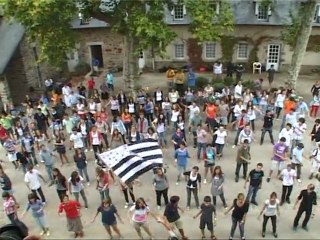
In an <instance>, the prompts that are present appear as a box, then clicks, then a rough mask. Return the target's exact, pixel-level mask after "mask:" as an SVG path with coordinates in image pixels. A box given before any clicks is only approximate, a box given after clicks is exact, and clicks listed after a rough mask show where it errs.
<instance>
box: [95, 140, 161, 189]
mask: <svg viewBox="0 0 320 240" xmlns="http://www.w3.org/2000/svg"><path fill="white" fill-rule="evenodd" d="M99 157H100V159H101V160H102V161H103V162H104V163H105V164H106V165H107V166H108V168H109V169H110V170H112V171H113V173H114V174H115V175H117V176H118V177H119V178H120V179H121V181H122V182H124V183H127V184H128V183H130V182H132V181H133V180H135V179H136V178H137V177H139V176H140V175H142V174H144V173H145V172H148V171H149V170H151V169H153V168H155V167H158V166H162V164H163V156H162V150H161V148H160V146H159V144H158V141H156V140H153V139H146V140H142V141H140V142H137V143H132V144H124V145H122V146H120V147H117V148H115V149H112V150H110V151H108V152H104V153H102V154H99Z"/></svg>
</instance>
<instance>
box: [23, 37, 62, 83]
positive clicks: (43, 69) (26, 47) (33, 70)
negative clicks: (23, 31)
mask: <svg viewBox="0 0 320 240" xmlns="http://www.w3.org/2000/svg"><path fill="white" fill-rule="evenodd" d="M19 50H20V52H21V56H22V57H23V66H24V71H25V74H26V79H27V83H28V86H29V87H30V86H32V87H33V88H42V87H43V86H44V81H45V80H46V79H48V78H52V79H54V80H55V81H59V78H60V77H61V76H60V72H59V70H58V69H56V68H55V67H52V66H50V65H49V64H48V63H47V62H39V63H38V64H39V68H40V75H41V77H39V75H38V71H37V61H36V58H35V53H34V50H33V48H32V46H31V44H30V43H29V42H28V41H27V39H26V37H24V38H23V40H22V41H21V43H20V45H19ZM36 51H37V54H38V55H39V53H40V51H39V49H38V48H36Z"/></svg>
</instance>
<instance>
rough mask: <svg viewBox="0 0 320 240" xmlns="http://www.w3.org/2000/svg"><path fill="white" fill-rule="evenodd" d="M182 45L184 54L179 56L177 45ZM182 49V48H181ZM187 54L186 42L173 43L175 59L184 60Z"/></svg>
mask: <svg viewBox="0 0 320 240" xmlns="http://www.w3.org/2000/svg"><path fill="white" fill-rule="evenodd" d="M178 46H179V47H180V46H182V53H183V54H182V55H183V56H177V52H178V51H177V47H178ZM179 51H180V50H179ZM185 54H186V51H185V44H184V43H175V44H174V45H173V56H174V59H178V60H183V59H185Z"/></svg>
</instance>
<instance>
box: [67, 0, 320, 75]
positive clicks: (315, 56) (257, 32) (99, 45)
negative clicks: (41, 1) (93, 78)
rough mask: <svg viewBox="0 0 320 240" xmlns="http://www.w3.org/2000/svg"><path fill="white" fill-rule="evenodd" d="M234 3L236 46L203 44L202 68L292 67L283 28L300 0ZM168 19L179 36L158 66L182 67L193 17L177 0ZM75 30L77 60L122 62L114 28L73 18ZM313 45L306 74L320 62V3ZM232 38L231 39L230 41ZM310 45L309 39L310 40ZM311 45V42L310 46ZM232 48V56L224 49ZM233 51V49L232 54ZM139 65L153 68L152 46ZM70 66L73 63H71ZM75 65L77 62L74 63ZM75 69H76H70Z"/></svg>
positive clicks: (105, 63) (238, 0)
mask: <svg viewBox="0 0 320 240" xmlns="http://www.w3.org/2000/svg"><path fill="white" fill-rule="evenodd" d="M226 1H229V2H230V4H231V7H232V11H233V16H234V23H235V25H234V31H233V32H232V33H229V34H228V35H229V38H232V45H230V46H226V45H225V42H224V39H221V41H220V42H206V43H202V46H201V47H200V49H198V52H197V53H196V54H197V55H200V56H201V58H199V61H201V64H203V65H204V66H210V65H212V63H213V62H215V61H218V60H220V61H223V62H225V61H227V59H228V61H232V62H233V63H243V64H246V65H247V66H248V67H251V66H252V63H253V62H256V61H257V62H260V63H262V65H263V67H264V68H266V69H268V68H269V67H270V65H274V67H275V68H276V69H277V70H279V71H285V70H287V68H288V66H289V65H290V61H291V56H292V53H293V52H292V49H291V48H290V46H288V45H286V44H285V43H284V42H283V41H282V40H281V32H282V31H283V30H284V27H285V26H286V25H287V24H289V23H290V21H291V18H290V11H293V12H294V11H295V10H296V9H297V8H298V7H299V4H301V1H299V0H295V1H294V0H292V1H291V0H290V1H289V0H287V1H284V0H272V1H271V4H270V5H265V4H262V2H261V0H248V1H242V0H226ZM220 4H221V2H220V1H219V0H212V5H213V11H216V13H217V14H219V11H220ZM164 17H165V22H166V23H167V24H168V25H169V26H170V27H171V28H172V29H173V30H174V31H175V32H176V33H177V37H176V39H175V40H174V41H172V43H171V44H169V45H168V46H167V48H166V54H164V57H163V58H161V57H156V59H155V65H156V68H158V69H159V68H162V67H164V66H175V67H179V66H183V65H186V64H188V63H190V49H189V48H188V45H189V44H190V42H191V40H192V34H191V33H190V31H189V24H190V23H191V21H192V19H191V17H190V15H189V14H188V11H187V9H186V7H185V6H184V5H179V4H176V5H174V7H173V9H166V11H165V16H164ZM72 26H73V28H74V29H75V30H76V31H77V32H78V33H79V35H80V36H81V37H80V38H79V40H80V41H79V46H78V50H76V51H75V52H76V53H75V54H73V57H74V55H76V61H75V60H74V58H73V59H69V65H70V62H72V61H73V63H75V62H78V61H85V62H87V63H89V64H91V63H92V60H93V59H95V58H99V60H100V63H102V64H101V66H102V67H105V68H112V67H115V66H122V56H123V55H122V48H123V41H122V38H121V36H119V35H117V34H115V33H114V32H111V31H110V26H109V25H108V24H106V23H103V22H101V21H98V20H96V19H93V20H91V21H89V22H87V24H81V21H80V20H75V22H74V23H73V25H72ZM310 39H313V41H311V42H312V44H313V46H308V49H307V52H306V54H305V57H304V61H303V66H302V72H303V71H305V72H310V71H311V70H312V69H314V68H317V66H318V65H319V62H320V61H319V60H320V54H319V53H318V52H317V51H315V46H314V45H315V44H316V42H318V39H319V41H320V7H319V6H317V8H316V12H315V17H314V26H313V30H312V36H311V37H310ZM229 42H230V41H229ZM310 44H311V43H310ZM310 44H309V45H310ZM226 48H227V49H229V50H228V54H229V55H230V54H231V56H228V58H227V57H226V56H225V55H226V53H225V52H224V49H226ZM230 49H232V53H231V52H230ZM137 64H139V65H143V66H144V67H147V68H151V66H152V59H151V53H150V50H144V51H141V54H140V56H139V58H138V59H137ZM71 65H72V64H71ZM73 65H74V64H73ZM70 70H72V68H71V69H70Z"/></svg>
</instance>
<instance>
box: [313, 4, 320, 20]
mask: <svg viewBox="0 0 320 240" xmlns="http://www.w3.org/2000/svg"><path fill="white" fill-rule="evenodd" d="M313 22H315V23H320V4H317V6H316V11H315V13H314V19H313Z"/></svg>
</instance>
